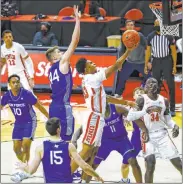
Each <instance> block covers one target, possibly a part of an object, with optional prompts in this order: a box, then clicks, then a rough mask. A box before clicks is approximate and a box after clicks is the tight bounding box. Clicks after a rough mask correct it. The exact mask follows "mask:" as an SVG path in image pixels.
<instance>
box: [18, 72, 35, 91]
mask: <svg viewBox="0 0 183 184" xmlns="http://www.w3.org/2000/svg"><path fill="white" fill-rule="evenodd" d="M17 75H18V76H19V77H20V82H21V84H22V87H23V88H24V89H26V90H29V91H33V89H32V87H31V86H30V84H29V80H28V76H27V74H26V72H25V71H22V72H20V73H18V74H17Z"/></svg>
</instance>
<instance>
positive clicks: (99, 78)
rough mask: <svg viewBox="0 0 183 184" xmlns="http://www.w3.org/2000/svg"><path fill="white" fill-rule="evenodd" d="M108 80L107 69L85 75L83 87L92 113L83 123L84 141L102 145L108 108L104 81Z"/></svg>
mask: <svg viewBox="0 0 183 184" xmlns="http://www.w3.org/2000/svg"><path fill="white" fill-rule="evenodd" d="M104 80H106V75H105V70H104V69H102V70H100V71H99V72H97V73H95V74H87V75H85V76H84V77H83V81H82V88H83V94H84V97H85V102H86V105H87V108H88V109H89V111H90V113H89V115H88V118H87V122H85V123H84V124H83V130H84V131H83V134H82V138H83V139H82V140H83V143H85V144H89V145H93V144H94V145H95V146H100V145H101V138H102V133H103V128H104V125H105V121H104V115H105V109H106V93H105V90H104V87H103V84H102V82H103V81H104Z"/></svg>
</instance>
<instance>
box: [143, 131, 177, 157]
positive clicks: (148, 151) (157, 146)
mask: <svg viewBox="0 0 183 184" xmlns="http://www.w3.org/2000/svg"><path fill="white" fill-rule="evenodd" d="M149 138H150V139H149V142H147V143H143V144H142V145H143V147H142V151H143V154H144V157H147V156H149V155H153V154H156V153H157V151H158V153H159V154H160V155H161V157H162V158H163V159H168V160H170V159H173V158H176V157H179V153H178V150H177V148H176V146H175V144H174V143H173V141H172V140H171V138H170V136H169V134H168V131H167V130H166V129H163V130H159V131H155V132H151V133H149Z"/></svg>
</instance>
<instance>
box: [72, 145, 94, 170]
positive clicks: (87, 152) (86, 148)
mask: <svg viewBox="0 0 183 184" xmlns="http://www.w3.org/2000/svg"><path fill="white" fill-rule="evenodd" d="M92 150H93V145H87V144H84V143H83V147H82V150H81V151H80V153H79V155H80V156H81V158H82V159H83V160H85V161H86V160H87V159H88V158H89V157H90V156H91V153H92ZM78 167H79V166H78V165H77V164H76V162H75V161H74V160H72V161H71V173H74V172H75V171H76V170H77V169H78Z"/></svg>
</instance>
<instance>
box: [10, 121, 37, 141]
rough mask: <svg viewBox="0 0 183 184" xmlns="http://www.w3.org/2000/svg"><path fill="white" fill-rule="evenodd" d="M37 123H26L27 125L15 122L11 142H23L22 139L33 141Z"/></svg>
mask: <svg viewBox="0 0 183 184" xmlns="http://www.w3.org/2000/svg"><path fill="white" fill-rule="evenodd" d="M36 127H37V122H36V121H34V122H28V123H18V122H15V124H14V128H13V133H12V140H21V141H22V140H23V139H31V140H33V139H34V134H35V131H36Z"/></svg>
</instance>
